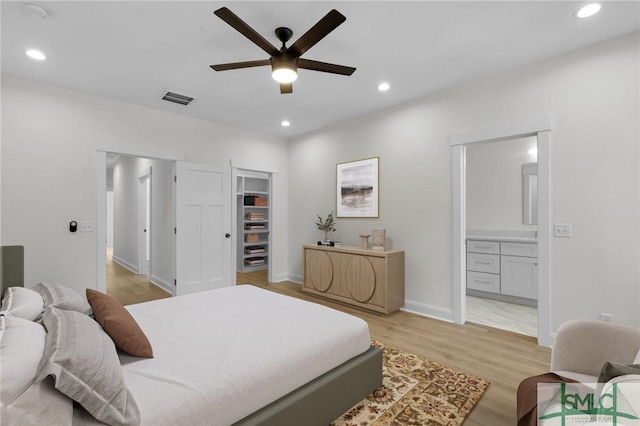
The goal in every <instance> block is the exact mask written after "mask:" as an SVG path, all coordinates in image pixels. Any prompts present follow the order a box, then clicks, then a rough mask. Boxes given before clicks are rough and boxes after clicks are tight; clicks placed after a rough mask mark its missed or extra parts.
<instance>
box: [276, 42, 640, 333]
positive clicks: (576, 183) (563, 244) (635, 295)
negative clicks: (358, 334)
mask: <svg viewBox="0 0 640 426" xmlns="http://www.w3.org/2000/svg"><path fill="white" fill-rule="evenodd" d="M638 39H639V34H638V33H635V34H632V35H628V36H625V37H621V38H619V39H616V40H612V41H609V42H606V43H603V44H600V45H596V46H592V47H590V48H586V49H583V50H580V51H576V52H574V53H571V54H567V55H564V56H562V57H558V58H555V59H552V60H549V61H546V62H544V63H540V64H537V65H534V66H530V67H528V68H526V69H521V70H517V71H514V72H511V73H507V74H504V75H500V76H497V77H492V78H487V79H483V80H480V81H477V82H473V83H470V84H467V85H465V86H461V87H458V88H455V89H452V90H449V91H446V92H442V93H439V94H436V95H433V96H430V97H427V98H424V99H421V100H417V101H415V102H413V103H410V104H407V105H404V106H400V107H398V108H395V109H392V110H388V111H384V112H381V113H377V114H374V115H370V116H366V117H362V118H359V119H356V120H352V121H349V122H346V123H343V124H342V125H339V126H335V127H332V128H329V129H323V130H320V131H317V132H314V133H312V134H309V135H306V136H302V137H298V138H295V139H294V140H293V141H291V147H290V156H289V164H290V169H289V170H290V195H289V199H290V204H289V217H290V218H291V229H292V230H295V232H291V233H290V239H289V241H290V250H289V264H290V265H291V266H290V268H291V271H292V275H293V276H294V277H297V278H300V277H301V273H302V253H301V248H300V247H301V246H302V245H303V244H305V243H309V242H313V241H315V240H316V239H317V238H318V235H317V231H316V230H315V228H314V226H313V222H314V218H315V214H316V213H320V214H325V213H326V212H327V211H329V210H331V209H335V192H334V185H335V167H336V163H339V162H344V161H350V160H357V159H361V158H367V157H372V156H380V202H381V205H380V218H379V219H340V220H338V231H337V234H338V238H340V239H342V240H343V241H344V242H345V243H347V244H352V245H357V244H358V233H360V232H366V231H370V230H371V229H373V228H386V229H387V235H388V236H389V237H390V239H391V240H392V241H393V248H395V249H403V250H405V262H406V263H405V277H406V280H405V298H406V306H407V307H408V308H409V309H411V310H414V311H417V312H422V313H426V314H430V315H435V316H440V317H443V318H447V317H451V313H452V312H451V309H452V306H453V303H452V298H453V290H452V211H451V203H452V197H451V193H452V190H451V148H450V135H451V133H452V132H457V131H463V130H471V129H478V128H484V127H487V126H491V125H495V124H500V123H504V122H510V121H516V120H519V119H521V118H522V117H531V116H534V117H535V116H541V115H545V114H550V115H551V116H552V117H553V121H554V127H553V130H552V136H551V137H552V141H551V174H552V175H551V191H552V200H551V201H552V211H551V222H552V223H554V222H562V223H571V224H572V226H573V236H572V238H569V239H566V238H565V239H552V241H551V249H552V252H551V260H552V264H551V266H550V267H551V283H550V285H551V330H552V331H553V330H555V329H556V328H557V327H558V325H560V324H561V323H562V322H564V321H565V320H567V319H570V318H593V319H596V318H598V314H599V313H600V312H608V313H613V314H614V316H615V321H618V322H622V323H628V324H636V325H640V309H639V306H640V284H639V283H640V271H639V268H640V263H639V262H638V253H639V251H640V246H639V240H640V226H639V225H640V213H639V211H640V210H639V209H640V202H639V201H640V200H639V198H640V150H639V143H638V141H639V140H640V129H639V120H638V118H639V114H640V111H639V105H640V87H639V86H640V83H639V79H638V76H639V75H640V71H639V63H640V61H639V59H640V57H639V50H640V49H639V47H640V46H639V43H638V41H639V40H638ZM397 84H401V82H398V83H397Z"/></svg>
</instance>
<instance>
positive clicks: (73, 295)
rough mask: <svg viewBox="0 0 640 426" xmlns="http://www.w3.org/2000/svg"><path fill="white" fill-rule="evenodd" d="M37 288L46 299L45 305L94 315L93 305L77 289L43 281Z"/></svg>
mask: <svg viewBox="0 0 640 426" xmlns="http://www.w3.org/2000/svg"><path fill="white" fill-rule="evenodd" d="M35 289H36V290H37V291H38V292H39V293H40V295H41V296H42V300H44V307H45V308H48V307H54V308H58V309H64V310H65V311H77V312H82V313H83V314H86V315H92V314H93V311H92V310H91V305H89V302H87V299H85V298H84V297H83V296H80V294H78V293H77V292H76V291H74V290H72V289H70V288H69V287H65V286H63V285H60V284H55V283H47V282H41V283H38V284H36V286H35Z"/></svg>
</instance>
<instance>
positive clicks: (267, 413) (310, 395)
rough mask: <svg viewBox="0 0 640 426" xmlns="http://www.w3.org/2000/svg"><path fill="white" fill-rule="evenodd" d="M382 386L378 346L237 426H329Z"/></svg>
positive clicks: (380, 353)
mask: <svg viewBox="0 0 640 426" xmlns="http://www.w3.org/2000/svg"><path fill="white" fill-rule="evenodd" d="M380 386H382V351H381V350H380V349H379V348H376V347H375V346H371V347H370V348H369V350H367V351H366V352H364V353H363V354H361V355H358V356H356V357H355V358H352V359H350V360H349V361H347V362H345V363H344V364H342V365H340V366H338V367H336V368H334V369H333V370H331V371H329V372H328V373H326V374H324V375H322V376H320V377H318V378H317V379H315V380H313V381H311V382H309V383H307V384H305V385H303V386H302V387H300V388H298V389H296V390H294V391H292V392H291V393H289V394H287V395H285V396H283V397H282V398H280V399H278V400H277V401H275V402H273V403H271V404H269V405H267V406H266V407H264V408H262V409H260V410H258V411H256V412H255V413H253V414H251V415H249V416H247V417H245V418H244V419H242V420H240V421H239V422H237V423H234V425H233V426H253V425H262V426H316V425H317V426H327V425H328V424H329V423H331V422H332V421H334V420H336V419H337V418H338V417H340V416H341V415H342V414H343V413H345V412H346V411H347V410H348V409H349V408H351V407H352V406H354V405H355V404H356V403H358V402H359V401H361V400H363V399H364V398H365V397H366V396H367V395H369V394H370V393H371V392H373V391H374V390H376V389H378V388H379V387H380Z"/></svg>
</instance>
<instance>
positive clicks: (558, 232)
mask: <svg viewBox="0 0 640 426" xmlns="http://www.w3.org/2000/svg"><path fill="white" fill-rule="evenodd" d="M553 236H554V237H559V238H570V237H571V224H570V223H554V224H553Z"/></svg>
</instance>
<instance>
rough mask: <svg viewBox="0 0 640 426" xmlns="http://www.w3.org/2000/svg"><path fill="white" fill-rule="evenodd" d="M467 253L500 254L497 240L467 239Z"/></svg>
mask: <svg viewBox="0 0 640 426" xmlns="http://www.w3.org/2000/svg"><path fill="white" fill-rule="evenodd" d="M467 253H487V254H500V243H499V242H498V241H479V240H467Z"/></svg>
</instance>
